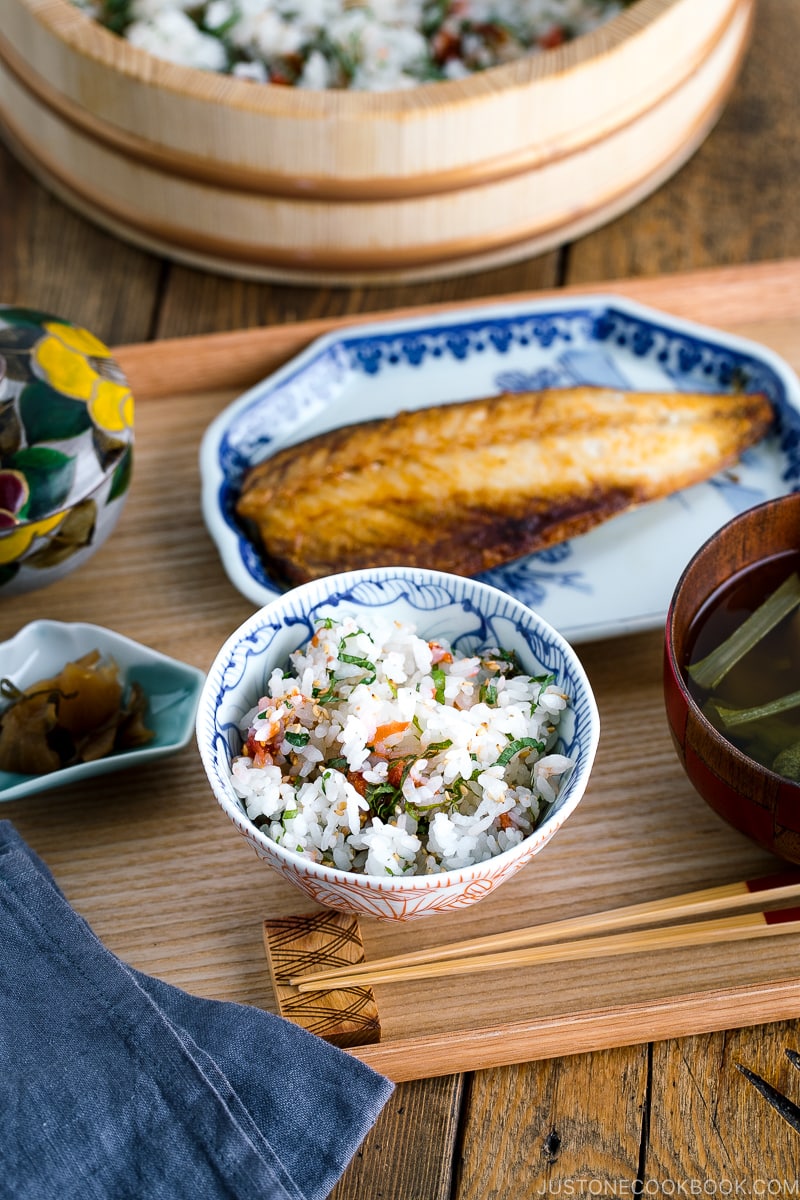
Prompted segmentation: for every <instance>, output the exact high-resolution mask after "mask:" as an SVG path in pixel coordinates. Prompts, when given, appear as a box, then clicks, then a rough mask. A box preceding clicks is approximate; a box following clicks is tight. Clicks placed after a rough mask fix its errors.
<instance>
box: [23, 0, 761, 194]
mask: <svg viewBox="0 0 800 1200" xmlns="http://www.w3.org/2000/svg"><path fill="white" fill-rule="evenodd" d="M646 2H647V0H642V3H643V4H646ZM668 2H670V3H671V2H672V0H668ZM664 3H665V0H658V5H657V6H658V7H661V8H663V7H664ZM652 6H654V5H653V4H651V7H652ZM636 11H639V10H636ZM631 15H632V10H626V12H625V13H623V14H621V15H620V17H617V18H615V20H614V22H613V23H614V24H615V23H616V22H617V21H619V22H622V18H623V17H625V16H631ZM738 16H739V14H738V12H737V10H736V8H732V9H731V11H730V13H729V14H728V17H727V19H726V20H725V22H724V23H723V24H721V25H720V26H719V27H718V28H717V29H716V30H715V32H714V34H713V36H712V37H711V38H709V39H708V41H707V43H706V44H704V45H703V46H702V47H700V48H699V49H698V50H697V51H696V53H695V54H694V56H693V57H692V59H691V60H690V61H688V62H687V63H686V69H685V70H684V71H683V73H682V74H681V75H679V76H675V77H674V78H673V79H672V80H671V81H670V85H669V87H668V88H667V90H665V91H663V92H660V93H658V94H656V95H655V96H653V97H652V98H651V99H649V100H648V101H647V103H645V104H643V105H642V107H641V109H640V110H639V111H638V112H637V114H636V116H635V117H634V116H627V117H625V118H624V119H619V120H617V121H616V122H615V123H613V124H611V125H609V126H607V127H606V128H605V129H604V130H603V131H602V133H601V134H600V135H599V136H597V134H596V133H594V132H593V131H592V129H591V127H585V128H583V129H582V130H580V131H576V133H575V135H574V136H573V137H572V138H571V139H567V140H565V141H564V143H563V144H562V145H560V146H559V147H558V148H555V147H553V146H550V147H547V148H546V149H545V148H542V147H541V146H540V145H537V144H531V145H529V146H526V147H524V148H522V149H520V150H517V151H516V152H514V153H510V154H505V155H502V156H500V157H498V158H495V159H490V160H486V161H484V162H481V163H479V164H473V165H469V166H462V167H459V168H454V169H449V170H446V171H441V172H437V173H436V174H427V175H406V176H401V175H398V176H393V177H388V176H375V177H372V178H369V179H355V178H343V177H339V178H333V177H325V176H321V175H320V176H309V175H307V174H306V175H303V176H296V175H290V174H286V173H283V172H278V171H267V170H261V169H259V168H256V167H248V166H243V165H242V164H234V163H222V162H218V161H215V160H213V159H209V158H204V157H200V156H198V155H194V154H190V153H186V152H181V151H179V150H176V149H175V148H172V147H162V146H159V145H158V144H156V143H154V142H152V141H150V140H149V139H146V138H144V137H140V136H137V135H136V134H133V133H130V132H128V131H126V130H124V129H121V128H119V127H118V126H116V125H114V124H112V123H111V122H109V121H107V120H104V119H102V118H101V117H98V116H96V115H95V114H94V113H92V112H90V111H89V110H88V109H86V108H84V107H83V106H82V105H80V104H77V103H76V102H75V101H73V100H71V99H70V98H69V97H68V96H65V95H63V94H62V93H61V92H59V91H58V90H57V88H55V87H53V85H52V84H50V83H49V82H48V81H47V80H46V79H45V78H43V77H42V75H41V74H39V73H38V72H37V71H35V70H34V69H33V68H32V67H31V66H30V64H28V63H27V62H26V61H25V60H24V59H23V58H22V56H21V55H20V54H19V53H17V51H16V50H15V49H14V47H13V46H12V45H11V43H10V42H9V41H8V40H7V39H6V38H4V37H3V36H2V34H0V65H2V66H3V67H4V68H5V69H6V71H7V72H8V73H9V74H10V75H11V76H12V77H13V78H14V79H15V80H16V82H17V84H18V85H19V86H20V88H22V89H23V90H24V91H26V92H27V93H28V94H29V95H30V96H32V97H33V98H34V99H35V100H36V101H38V102H39V104H41V105H42V106H43V107H44V108H46V109H47V110H49V111H50V112H51V113H52V114H54V115H55V116H56V117H58V118H59V119H60V120H61V121H63V122H64V123H66V124H68V125H70V126H71V127H72V128H74V129H76V130H78V131H79V132H80V133H82V134H85V135H87V136H88V137H90V138H91V139H92V140H93V141H95V142H98V143H99V144H101V145H103V146H106V147H108V148H110V149H112V150H114V151H116V152H119V153H121V154H122V155H124V156H125V157H126V158H128V159H129V160H131V161H132V162H139V163H142V164H144V165H146V166H148V167H150V168H153V169H155V170H157V171H162V172H164V173H166V174H169V175H174V176H177V177H179V178H182V179H188V180H193V181H196V182H198V183H204V184H210V185H212V186H214V187H217V188H219V189H220V190H223V191H224V190H230V191H235V192H245V193H257V194H259V195H262V196H265V197H274V198H276V199H306V200H340V201H347V202H359V203H360V202H380V201H382V200H398V199H412V198H415V197H423V196H434V195H439V194H443V193H446V192H453V191H461V190H464V189H468V188H473V187H479V186H482V185H485V184H491V183H497V182H500V181H502V180H505V179H511V178H514V177H515V176H518V175H523V174H526V173H528V172H530V171H533V170H535V169H536V168H538V167H541V166H544V165H547V164H551V163H554V162H558V161H560V160H561V159H564V158H567V157H569V155H570V154H572V153H576V152H578V151H580V150H581V149H584V148H585V147H587V146H588V145H590V144H595V145H596V144H598V143H602V142H603V141H606V140H607V139H608V138H610V137H612V136H613V135H614V134H616V133H619V132H620V131H621V130H623V129H625V128H627V127H629V126H630V125H632V124H634V123H635V122H636V120H638V119H639V118H640V117H642V116H644V115H646V114H647V113H648V112H651V111H652V110H653V109H655V108H657V107H658V105H659V104H661V103H662V102H663V101H665V100H666V99H668V98H669V97H670V96H671V95H673V94H674V93H675V92H676V91H678V90H679V89H680V87H681V86H682V85H683V84H684V83H685V82H686V81H687V79H689V78H690V77H691V76H692V75H693V74H694V72H695V70H696V69H697V68H698V66H700V65H701V64H702V62H704V61H705V58H706V57H707V56H708V54H710V53H711V52H713V50H714V48H715V47H716V46H717V44H718V43H719V42H720V41H721V40H722V38H723V37H724V35H725V34H726V33H727V31H728V29H729V28H730V26H731V24H732V23H733V22H734V20H736V19H738ZM611 23H612V22H610V23H609V24H611ZM634 24H635V27H636V29H638V28H640V27H641V22H640V21H636V22H634ZM101 32H103V33H107V32H108V31H106V30H102V29H101ZM597 32H599V31H595V33H597ZM631 32H635V29H634V30H629V31H626V34H625V36H628V34H629V33H631ZM595 33H593V34H590V35H586V37H594V36H595ZM108 36H109V37H113V36H114V35H112V34H108ZM618 40H622V39H618ZM550 53H552V54H556V53H557V51H555V50H554V51H549V52H548V54H550ZM531 61H532V62H533V63H535V64H538V63H539V61H540V59H539V58H536V59H533V60H531ZM493 70H494V71H495V72H497V71H505V70H507V68H505V67H500V68H494V69H493ZM193 74H197V75H202V74H204V73H203V72H199V71H198V72H193ZM475 78H477V77H475ZM237 82H239V81H237ZM244 86H247V87H253V86H254V85H252V84H246V85H244ZM437 86H440V85H437ZM15 133H16V137H17V139H18V140H19V141H22V140H23V139H22V138H21V137H20V134H19V131H18V130H17V131H15ZM29 152H30V148H29ZM71 186H72V190H76V189H75V188H74V185H71Z"/></svg>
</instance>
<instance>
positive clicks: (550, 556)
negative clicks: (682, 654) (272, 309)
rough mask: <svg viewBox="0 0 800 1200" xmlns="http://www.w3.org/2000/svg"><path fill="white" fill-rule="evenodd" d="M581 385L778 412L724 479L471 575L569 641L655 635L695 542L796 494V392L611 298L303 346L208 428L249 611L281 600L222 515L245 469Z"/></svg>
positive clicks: (718, 344)
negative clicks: (489, 399) (363, 433)
mask: <svg viewBox="0 0 800 1200" xmlns="http://www.w3.org/2000/svg"><path fill="white" fill-rule="evenodd" d="M579 384H596V385H603V386H611V387H620V388H633V389H636V390H657V391H668V390H675V391H715V392H730V391H732V390H737V389H745V390H748V391H763V392H765V393H766V395H767V396H768V397H769V399H770V401H771V402H772V404H773V407H774V409H775V413H776V423H775V428H774V431H773V432H772V433H771V434H770V435H769V437H768V438H766V439H764V441H763V442H762V443H760V444H759V446H757V447H754V448H753V450H751V451H749V452H748V453H747V454H746V455H745V456H744V457H743V459H742V461H741V462H740V463H739V464H737V466H736V468H735V469H733V470H729V471H727V472H724V473H723V474H721V475H720V476H718V477H717V478H715V479H713V480H710V481H709V482H708V483H704V484H699V485H697V486H696V487H693V488H691V489H688V490H686V491H683V492H681V493H677V494H676V495H674V496H672V497H669V498H668V499H666V500H663V501H659V502H658V503H656V504H651V505H647V506H645V507H643V508H641V509H639V510H636V511H633V512H628V513H624V514H622V515H621V516H618V517H616V518H614V519H613V520H612V521H609V522H606V523H605V525H602V526H600V527H599V528H597V529H595V530H592V531H591V532H590V533H588V534H586V535H584V536H583V537H581V538H577V539H575V540H574V541H572V542H566V543H563V544H562V545H560V546H555V547H551V548H550V549H548V550H546V551H543V552H540V553H538V554H534V555H530V556H528V557H526V558H521V559H519V560H517V561H515V562H512V563H508V564H506V565H504V566H502V567H499V568H496V569H495V570H493V571H490V572H487V573H486V574H485V575H483V576H482V578H483V579H485V580H486V581H487V582H491V583H492V584H494V585H495V586H496V587H499V588H501V589H502V590H504V591H507V592H509V593H511V594H512V595H514V596H515V597H516V598H517V599H520V600H522V601H523V602H524V603H526V604H528V605H529V606H531V607H534V608H536V609H537V611H539V612H540V613H541V615H542V616H544V617H545V618H546V619H547V620H548V621H549V622H550V623H551V624H552V625H554V626H555V627H556V628H558V629H559V630H560V631H561V632H562V633H564V634H565V635H566V636H567V637H568V638H570V640H573V641H580V640H587V639H588V638H592V637H601V636H612V635H615V634H622V633H626V632H630V631H632V630H635V629H642V628H649V627H653V626H655V625H658V624H660V622H661V621H662V620H663V618H664V615H665V613H666V607H667V604H668V602H669V597H670V595H671V593H672V590H673V588H674V585H675V583H676V582H677V579H678V576H679V575H680V572H681V571H682V569H683V566H684V565H685V563H686V562H687V561H688V560H689V558H690V557H691V556H692V554H693V553H694V551H695V550H696V549H697V548H698V547H699V546H700V545H701V543H702V542H703V541H704V540H705V539H706V537H708V536H709V535H710V534H711V533H712V532H714V530H715V529H717V528H719V526H720V525H722V524H724V523H725V521H727V520H728V519H729V518H730V517H732V516H734V515H735V514H736V513H737V512H740V511H742V510H743V509H745V508H748V507H750V506H752V505H753V504H757V503H759V502H760V501H762V500H766V499H769V498H771V497H773V496H776V495H781V494H783V493H785V492H788V491H794V490H796V489H797V488H798V487H800V386H799V385H798V380H797V378H796V376H795V375H794V373H793V372H792V371H791V370H790V368H789V367H788V366H787V364H786V363H785V362H783V360H782V359H780V358H779V357H778V356H777V355H776V354H774V353H773V352H772V351H770V350H768V349H767V348H765V347H763V346H760V345H757V344H756V343H753V342H748V341H745V340H743V339H740V338H736V337H734V336H732V335H730V334H725V333H721V332H717V331H715V330H712V329H710V328H706V327H704V326H700V325H697V324H694V323H692V322H688V321H683V320H679V319H677V318H673V317H670V316H668V315H667V314H664V313H660V312H657V311H655V310H652V309H648V308H645V307H643V306H641V305H637V304H633V303H632V302H630V301H626V300H624V299H622V298H619V297H608V296H585V297H581V298H576V299H572V300H567V299H565V300H558V299H556V300H549V301H540V302H530V303H527V304H497V305H492V306H487V307H485V308H480V309H472V310H467V311H462V312H454V313H452V314H448V315H447V316H437V317H436V318H434V317H431V316H427V317H421V318H414V319H409V320H403V321H390V320H387V321H382V322H380V323H375V324H371V325H358V326H354V327H353V328H352V329H351V330H348V331H347V332H343V333H338V334H333V335H328V336H327V337H323V338H321V339H319V340H318V341H316V342H314V343H312V345H311V346H309V347H308V349H307V350H305V351H304V352H303V353H301V354H300V355H299V356H298V357H297V358H295V359H294V360H293V361H292V362H290V363H288V364H287V365H286V366H285V367H284V368H282V369H281V370H279V371H277V372H276V373H275V374H274V375H272V376H271V377H269V378H268V379H266V380H264V381H263V382H262V383H260V384H258V385H257V386H256V387H254V388H252V389H251V390H250V391H248V392H247V393H245V395H243V396H241V397H240V398H239V399H238V400H237V401H235V402H234V403H233V404H232V405H231V406H230V407H229V408H227V409H226V410H225V411H224V412H223V413H222V414H220V416H219V418H218V419H217V420H216V421H215V422H214V423H213V424H212V425H211V426H210V427H209V429H208V430H207V432H206V436H205V438H204V442H203V447H202V451H201V470H202V475H203V508H204V515H205V519H206V524H207V526H208V529H209V531H210V533H211V535H212V537H213V538H214V540H215V542H216V544H217V546H218V549H219V551H220V554H221V557H222V560H223V564H224V566H225V569H226V570H227V572H228V574H229V577H230V578H231V581H232V582H233V583H234V584H235V585H236V586H237V587H238V588H239V590H240V591H242V592H243V594H244V595H246V596H248V597H249V598H250V599H252V600H254V601H255V602H256V603H258V604H263V603H267V602H268V601H269V600H271V599H273V598H274V597H275V595H277V594H278V592H279V587H278V585H277V584H276V583H275V582H274V581H273V580H272V579H271V578H270V577H269V575H268V574H267V572H266V571H265V569H264V567H263V565H262V563H261V561H260V558H259V555H258V550H257V547H255V546H253V545H252V543H251V542H250V540H249V539H248V537H247V536H246V534H245V532H244V531H243V530H242V529H241V528H240V526H239V525H238V523H237V521H236V517H235V514H234V504H235V501H236V497H237V495H238V491H239V488H240V485H241V480H242V477H243V475H244V473H245V471H246V470H247V469H248V467H250V466H251V465H253V464H254V463H256V462H258V461H260V460H261V459H263V458H264V457H266V456H267V455H268V454H271V453H274V452H275V451H277V450H278V449H280V448H282V447H283V446H286V445H290V444H292V443H293V442H298V441H302V440H304V439H305V438H308V437H312V436H314V435H315V434H317V433H321V432H324V431H325V430H328V429H331V428H334V427H336V426H339V425H343V424H349V423H352V422H355V421H360V420H368V419H370V418H375V417H382V416H388V415H391V414H393V413H395V412H397V411H398V410H400V409H402V408H414V407H423V406H427V405H433V404H441V403H446V402H448V401H455V400H462V399H468V398H472V397H476V396H481V395H490V394H493V393H496V392H499V391H524V390H534V389H537V388H543V387H569V386H574V385H579ZM343 519H346V515H345V514H343Z"/></svg>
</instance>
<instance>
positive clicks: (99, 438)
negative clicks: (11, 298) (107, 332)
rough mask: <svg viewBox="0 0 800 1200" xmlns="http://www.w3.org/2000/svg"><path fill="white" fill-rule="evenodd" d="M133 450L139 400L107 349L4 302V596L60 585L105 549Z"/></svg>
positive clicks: (0, 426) (0, 551)
mask: <svg viewBox="0 0 800 1200" xmlns="http://www.w3.org/2000/svg"><path fill="white" fill-rule="evenodd" d="M132 453H133V397H132V395H131V390H130V387H129V386H128V383H127V380H126V379H125V377H124V375H123V374H122V372H121V371H120V369H119V367H118V365H117V364H116V362H115V361H114V359H113V357H112V355H111V352H110V351H109V350H108V348H107V347H106V346H105V345H104V344H103V343H102V342H101V341H100V340H99V339H98V338H97V337H95V335H94V334H92V333H90V332H89V331H88V330H86V329H82V328H80V327H79V326H76V325H72V324H70V323H69V322H68V321H65V320H63V319H60V318H58V317H53V316H49V315H48V314H45V313H40V312H36V311H33V310H31V309H22V308H14V307H12V306H10V305H0V595H5V594H11V593H17V592H23V591H29V590H31V589H33V588H35V587H41V586H43V585H44V584H49V583H52V582H55V581H56V580H57V579H60V578H61V577H62V576H63V575H65V574H66V573H67V572H68V571H70V570H72V569H73V568H74V567H76V566H78V565H79V564H80V563H82V562H83V561H85V559H86V558H88V557H89V556H90V555H91V554H93V553H94V552H95V550H97V549H98V548H99V546H100V545H102V543H103V542H104V541H105V540H106V538H107V537H108V535H109V534H110V533H111V531H112V529H113V528H114V526H115V524H116V522H117V519H118V517H119V515H120V512H121V509H122V504H123V501H124V498H125V496H126V494H127V491H128V486H129V483H130V477H131V468H132Z"/></svg>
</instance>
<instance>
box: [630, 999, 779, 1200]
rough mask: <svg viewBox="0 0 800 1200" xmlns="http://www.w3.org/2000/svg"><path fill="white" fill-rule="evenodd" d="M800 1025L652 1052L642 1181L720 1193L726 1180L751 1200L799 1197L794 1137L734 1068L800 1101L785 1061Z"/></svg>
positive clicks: (703, 1038)
mask: <svg viewBox="0 0 800 1200" xmlns="http://www.w3.org/2000/svg"><path fill="white" fill-rule="evenodd" d="M799 1035H800V1028H799V1027H798V1023H797V1021H791V1022H786V1023H778V1024H774V1025H770V1026H767V1027H765V1028H764V1029H762V1030H761V1031H760V1032H759V1035H758V1037H754V1036H753V1035H752V1032H751V1031H749V1030H737V1031H733V1032H730V1033H715V1034H709V1035H708V1036H697V1037H693V1038H688V1039H685V1040H681V1041H679V1042H665V1043H660V1044H658V1045H656V1046H655V1047H654V1048H653V1096H652V1114H651V1119H650V1129H649V1137H648V1141H647V1146H646V1151H645V1155H644V1175H645V1178H646V1179H648V1180H653V1181H657V1182H658V1183H660V1184H662V1185H663V1183H664V1181H665V1180H675V1181H677V1180H681V1181H684V1183H686V1182H688V1181H690V1180H693V1179H694V1180H697V1181H699V1184H700V1186H701V1187H704V1188H705V1194H706V1195H707V1194H710V1192H711V1189H712V1187H713V1186H714V1185H716V1188H717V1194H721V1192H722V1190H723V1187H724V1185H723V1184H722V1181H723V1180H728V1181H730V1182H731V1183H732V1184H733V1188H734V1189H737V1190H731V1191H729V1194H731V1195H737V1194H738V1195H748V1196H752V1195H755V1194H757V1193H758V1192H759V1191H761V1194H763V1195H767V1194H768V1189H771V1190H772V1193H771V1194H774V1195H788V1194H794V1193H796V1191H797V1189H798V1187H800V1175H799V1172H798V1162H799V1161H800V1160H798V1135H797V1133H795V1132H794V1131H793V1130H792V1129H791V1128H790V1127H789V1126H788V1125H786V1124H785V1122H784V1121H783V1120H782V1118H781V1117H780V1116H778V1114H777V1113H776V1112H775V1111H774V1110H773V1109H772V1108H771V1107H770V1106H769V1105H768V1104H767V1103H766V1102H765V1101H764V1100H763V1098H762V1097H761V1096H760V1095H759V1094H758V1093H757V1092H756V1091H755V1089H754V1088H753V1087H752V1085H751V1084H750V1083H749V1082H748V1081H747V1080H746V1079H745V1078H744V1076H743V1075H742V1074H741V1073H740V1072H739V1071H738V1070H737V1069H736V1063H737V1062H742V1063H743V1064H744V1065H745V1066H748V1067H750V1068H751V1070H754V1071H756V1072H757V1073H758V1074H759V1075H761V1076H762V1077H764V1078H765V1079H767V1080H768V1081H769V1082H770V1083H772V1084H773V1085H774V1086H775V1087H777V1088H778V1089H779V1090H780V1091H782V1092H783V1093H784V1094H787V1095H789V1096H790V1097H791V1098H792V1099H793V1100H795V1101H796V1102H800V1073H799V1072H798V1071H797V1070H796V1069H795V1068H794V1067H792V1066H791V1065H790V1064H789V1062H788V1060H787V1059H786V1058H785V1056H784V1048H785V1047H787V1046H788V1047H792V1048H794V1049H797V1047H798V1042H799V1041H800V1036H799Z"/></svg>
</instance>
